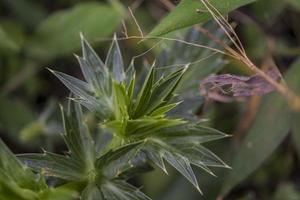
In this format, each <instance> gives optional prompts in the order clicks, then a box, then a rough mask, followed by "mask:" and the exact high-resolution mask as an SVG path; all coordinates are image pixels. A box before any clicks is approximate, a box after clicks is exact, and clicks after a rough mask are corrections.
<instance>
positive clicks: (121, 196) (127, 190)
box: [101, 180, 151, 200]
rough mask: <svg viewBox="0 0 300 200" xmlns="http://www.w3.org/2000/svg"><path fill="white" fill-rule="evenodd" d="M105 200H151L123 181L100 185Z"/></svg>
mask: <svg viewBox="0 0 300 200" xmlns="http://www.w3.org/2000/svg"><path fill="white" fill-rule="evenodd" d="M101 191H102V192H103V195H104V198H105V199H114V200H151V199H150V198H149V197H147V196H146V195H145V194H143V193H142V192H141V191H140V190H139V189H137V188H135V187H133V186H132V185H130V184H128V183H126V182H125V181H119V180H116V181H114V182H106V183H105V184H102V185H101Z"/></svg>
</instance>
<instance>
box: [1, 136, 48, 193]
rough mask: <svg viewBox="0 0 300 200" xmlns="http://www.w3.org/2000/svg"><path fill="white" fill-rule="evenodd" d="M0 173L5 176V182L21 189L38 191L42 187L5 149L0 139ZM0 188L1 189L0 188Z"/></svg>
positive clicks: (32, 174) (28, 170)
mask: <svg viewBox="0 0 300 200" xmlns="http://www.w3.org/2000/svg"><path fill="white" fill-rule="evenodd" d="M0 171H1V172H2V173H4V174H5V176H6V177H7V180H8V179H10V180H11V181H12V182H14V183H15V184H17V185H18V186H19V187H21V188H25V189H31V190H39V189H42V188H43V187H44V186H43V185H39V184H38V182H37V181H36V179H35V175H34V173H33V172H32V171H30V169H28V168H26V167H25V166H24V165H23V164H22V163H21V162H20V161H19V160H18V159H17V158H16V156H15V155H14V154H13V153H12V152H11V151H10V150H9V149H8V148H7V146H6V145H5V144H4V142H3V141H2V140H1V139H0ZM0 188H1V187H0Z"/></svg>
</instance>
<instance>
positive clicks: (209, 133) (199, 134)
mask: <svg viewBox="0 0 300 200" xmlns="http://www.w3.org/2000/svg"><path fill="white" fill-rule="evenodd" d="M157 134H158V135H159V136H160V137H161V138H162V139H164V140H167V141H168V142H169V143H170V144H191V145H193V144H195V145H199V144H202V143H206V142H209V141H213V140H219V139H222V138H225V137H228V135H226V134H225V133H222V132H221V131H218V130H216V129H213V128H209V127H205V126H203V125H201V123H198V124H197V123H196V124H183V125H180V126H175V127H170V128H166V129H162V130H160V131H159V132H158V133H157Z"/></svg>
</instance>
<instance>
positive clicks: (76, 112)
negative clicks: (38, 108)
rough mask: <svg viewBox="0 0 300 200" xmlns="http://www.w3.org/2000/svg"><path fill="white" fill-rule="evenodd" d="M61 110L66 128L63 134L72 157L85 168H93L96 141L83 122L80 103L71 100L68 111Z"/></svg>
mask: <svg viewBox="0 0 300 200" xmlns="http://www.w3.org/2000/svg"><path fill="white" fill-rule="evenodd" d="M61 111H62V118H63V124H64V129H65V134H64V135H63V136H64V139H65V143H66V144H67V146H68V149H69V150H70V152H71V156H72V158H73V159H75V160H78V162H79V163H83V167H84V168H91V167H92V166H93V162H94V157H95V150H94V143H93V140H92V138H91V136H90V133H89V132H88V129H87V127H86V126H84V125H83V124H82V120H83V116H82V111H81V107H80V105H79V104H76V103H74V102H72V101H69V108H68V111H64V110H63V108H61Z"/></svg>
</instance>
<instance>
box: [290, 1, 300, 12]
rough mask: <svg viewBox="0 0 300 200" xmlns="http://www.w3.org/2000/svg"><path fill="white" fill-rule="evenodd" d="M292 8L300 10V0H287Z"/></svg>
mask: <svg viewBox="0 0 300 200" xmlns="http://www.w3.org/2000/svg"><path fill="white" fill-rule="evenodd" d="M287 2H289V3H290V4H291V6H293V7H294V8H296V9H298V10H300V1H299V0H287Z"/></svg>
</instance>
